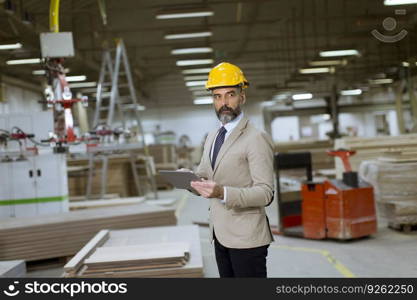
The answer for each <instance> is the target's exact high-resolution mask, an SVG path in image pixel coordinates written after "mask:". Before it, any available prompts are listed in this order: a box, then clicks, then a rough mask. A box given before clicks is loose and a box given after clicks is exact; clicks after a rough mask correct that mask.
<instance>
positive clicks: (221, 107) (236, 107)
mask: <svg viewBox="0 0 417 300" xmlns="http://www.w3.org/2000/svg"><path fill="white" fill-rule="evenodd" d="M212 96H213V104H214V109H215V111H216V114H217V117H218V118H219V120H220V122H222V124H226V123H229V122H230V121H232V120H234V119H235V118H236V117H237V116H238V115H239V114H240V112H241V108H240V106H241V105H242V104H243V103H245V101H246V95H245V93H244V92H243V91H242V90H241V89H240V88H237V87H224V88H217V89H213V91H212Z"/></svg>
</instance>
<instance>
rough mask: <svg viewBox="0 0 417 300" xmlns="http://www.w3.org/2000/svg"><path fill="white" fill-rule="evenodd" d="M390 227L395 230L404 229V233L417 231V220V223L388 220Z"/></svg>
mask: <svg viewBox="0 0 417 300" xmlns="http://www.w3.org/2000/svg"><path fill="white" fill-rule="evenodd" d="M388 227H389V228H391V229H394V230H398V231H402V232H404V233H411V232H413V231H417V222H416V223H398V222H392V221H391V222H388Z"/></svg>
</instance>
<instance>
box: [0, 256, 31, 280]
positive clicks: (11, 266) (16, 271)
mask: <svg viewBox="0 0 417 300" xmlns="http://www.w3.org/2000/svg"><path fill="white" fill-rule="evenodd" d="M25 276H26V263H25V261H24V260H6V261H0V277H8V278H16V277H25Z"/></svg>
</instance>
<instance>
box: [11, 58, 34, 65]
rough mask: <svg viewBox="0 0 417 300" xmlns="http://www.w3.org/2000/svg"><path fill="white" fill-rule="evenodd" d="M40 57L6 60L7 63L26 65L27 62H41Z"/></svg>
mask: <svg viewBox="0 0 417 300" xmlns="http://www.w3.org/2000/svg"><path fill="white" fill-rule="evenodd" d="M40 62H41V59H40V58H26V59H12V60H8V61H6V64H7V65H26V64H39V63H40Z"/></svg>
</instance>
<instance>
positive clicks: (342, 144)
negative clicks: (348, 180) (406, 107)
mask: <svg viewBox="0 0 417 300" xmlns="http://www.w3.org/2000/svg"><path fill="white" fill-rule="evenodd" d="M340 148H343V149H349V150H355V151H356V154H355V155H353V156H352V157H350V158H349V161H350V164H351V165H352V170H353V171H358V170H359V166H360V164H361V162H362V161H365V160H372V159H377V158H378V157H380V156H383V155H385V154H386V153H387V152H415V151H417V134H406V135H399V136H379V137H373V138H362V137H345V138H341V139H336V140H335V144H334V149H340ZM334 160H335V166H336V177H337V178H339V179H341V178H342V174H343V172H344V167H343V163H342V161H341V160H340V159H339V158H334Z"/></svg>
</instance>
